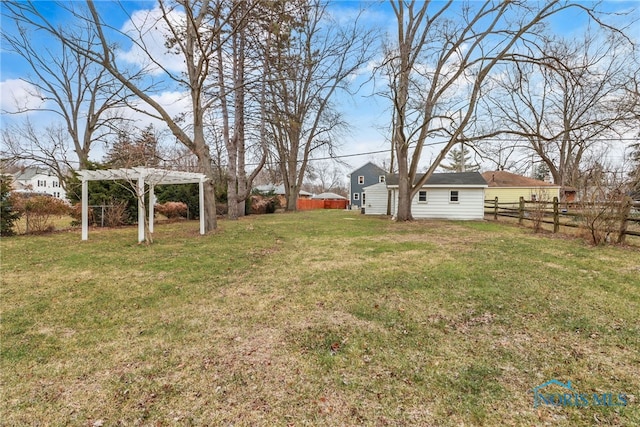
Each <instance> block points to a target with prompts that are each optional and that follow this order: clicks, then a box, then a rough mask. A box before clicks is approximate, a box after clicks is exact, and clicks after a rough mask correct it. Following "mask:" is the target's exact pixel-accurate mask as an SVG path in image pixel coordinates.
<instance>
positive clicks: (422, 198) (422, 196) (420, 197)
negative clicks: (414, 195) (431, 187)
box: [418, 190, 427, 203]
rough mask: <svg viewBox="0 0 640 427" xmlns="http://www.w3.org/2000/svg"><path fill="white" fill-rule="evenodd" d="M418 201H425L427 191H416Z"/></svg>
mask: <svg viewBox="0 0 640 427" xmlns="http://www.w3.org/2000/svg"><path fill="white" fill-rule="evenodd" d="M418 203H427V192H426V191H425V190H421V191H418Z"/></svg>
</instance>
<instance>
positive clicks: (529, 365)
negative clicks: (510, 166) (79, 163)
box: [0, 211, 640, 426]
mask: <svg viewBox="0 0 640 427" xmlns="http://www.w3.org/2000/svg"><path fill="white" fill-rule="evenodd" d="M197 230H198V224H197V223H196V222H188V223H185V222H183V223H173V224H164V225H159V226H157V227H156V233H155V236H154V237H155V243H154V244H153V245H152V246H144V245H137V244H136V243H135V242H136V239H137V229H136V228H122V229H110V230H95V231H94V230H91V232H90V233H89V241H87V242H81V241H80V231H79V230H74V231H71V232H61V233H55V234H52V235H43V236H18V237H13V238H3V239H2V242H1V247H0V248H1V250H2V287H1V294H0V304H1V305H0V307H1V315H2V322H1V329H0V332H1V336H0V339H1V341H0V345H1V363H2V366H1V374H0V379H1V384H0V389H1V398H0V411H1V413H0V424H3V425H104V426H111V425H197V426H200V425H211V426H214V425H265V426H271V425H282V426H286V425H294V426H300V425H327V426H329V425H330V426H350V425H373V426H384V425H407V426H414V425H420V426H428V425H433V426H447V425H451V426H459V425H488V426H494V425H514V426H520V425H554V426H556V425H560V426H577V425H598V424H601V425H620V426H630V425H639V424H640V251H638V250H637V248H636V249H633V248H620V247H598V248H593V247H590V246H588V245H587V244H585V243H584V242H583V241H582V240H578V239H568V238H565V239H562V238H555V237H550V236H540V235H535V234H533V233H532V231H531V230H530V229H524V228H517V227H515V226H512V225H506V224H500V223H492V222H435V221H433V222H431V221H416V222H413V223H406V224H405V223H402V224H398V223H393V222H391V221H389V220H388V219H381V218H369V217H365V216H362V215H359V214H357V213H349V212H344V211H314V212H304V213H298V214H279V215H264V216H255V217H248V218H244V219H242V220H240V221H235V222H231V221H221V222H220V224H219V230H218V231H217V232H215V233H213V234H210V235H207V236H199V235H198V234H197ZM551 379H556V380H558V381H561V382H567V381H571V384H572V386H573V388H574V389H575V390H576V391H577V392H579V393H581V394H585V395H588V396H591V395H593V394H594V393H595V394H597V395H599V396H601V395H602V394H606V393H613V396H614V399H613V400H612V402H613V403H616V402H619V401H618V400H616V398H617V395H618V394H619V393H624V394H625V395H626V396H627V405H626V406H594V405H590V406H588V407H566V406H558V407H552V406H549V405H542V406H539V407H534V399H533V392H532V389H533V388H534V387H536V386H538V385H541V384H543V383H545V382H547V381H548V380H551ZM564 391H565V390H564V389H562V388H558V387H557V386H550V387H549V388H548V389H547V390H545V392H547V393H556V394H557V393H564Z"/></svg>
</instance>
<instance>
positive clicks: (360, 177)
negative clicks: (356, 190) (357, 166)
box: [358, 175, 364, 184]
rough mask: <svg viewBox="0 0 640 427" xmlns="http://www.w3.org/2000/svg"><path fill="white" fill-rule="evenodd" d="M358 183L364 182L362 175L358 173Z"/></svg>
mask: <svg viewBox="0 0 640 427" xmlns="http://www.w3.org/2000/svg"><path fill="white" fill-rule="evenodd" d="M358 184H364V176H363V175H360V176H359V177H358Z"/></svg>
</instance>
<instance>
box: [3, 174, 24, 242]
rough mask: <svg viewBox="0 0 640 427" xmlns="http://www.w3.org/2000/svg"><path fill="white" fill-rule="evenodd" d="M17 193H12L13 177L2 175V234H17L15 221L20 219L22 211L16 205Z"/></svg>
mask: <svg viewBox="0 0 640 427" xmlns="http://www.w3.org/2000/svg"><path fill="white" fill-rule="evenodd" d="M14 204H15V195H13V194H12V193H11V177H10V176H8V175H1V176H0V236H12V235H14V234H15V229H14V228H15V222H16V221H17V220H18V219H20V212H19V211H17V210H16V209H15V207H14Z"/></svg>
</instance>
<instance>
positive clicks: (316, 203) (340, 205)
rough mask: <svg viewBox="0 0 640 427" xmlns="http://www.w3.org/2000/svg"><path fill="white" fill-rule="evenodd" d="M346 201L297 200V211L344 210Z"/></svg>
mask: <svg viewBox="0 0 640 427" xmlns="http://www.w3.org/2000/svg"><path fill="white" fill-rule="evenodd" d="M348 202H349V201H348V200H323V199H298V204H297V208H298V210H299V211H309V210H312V209H346V208H347V203H348Z"/></svg>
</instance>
